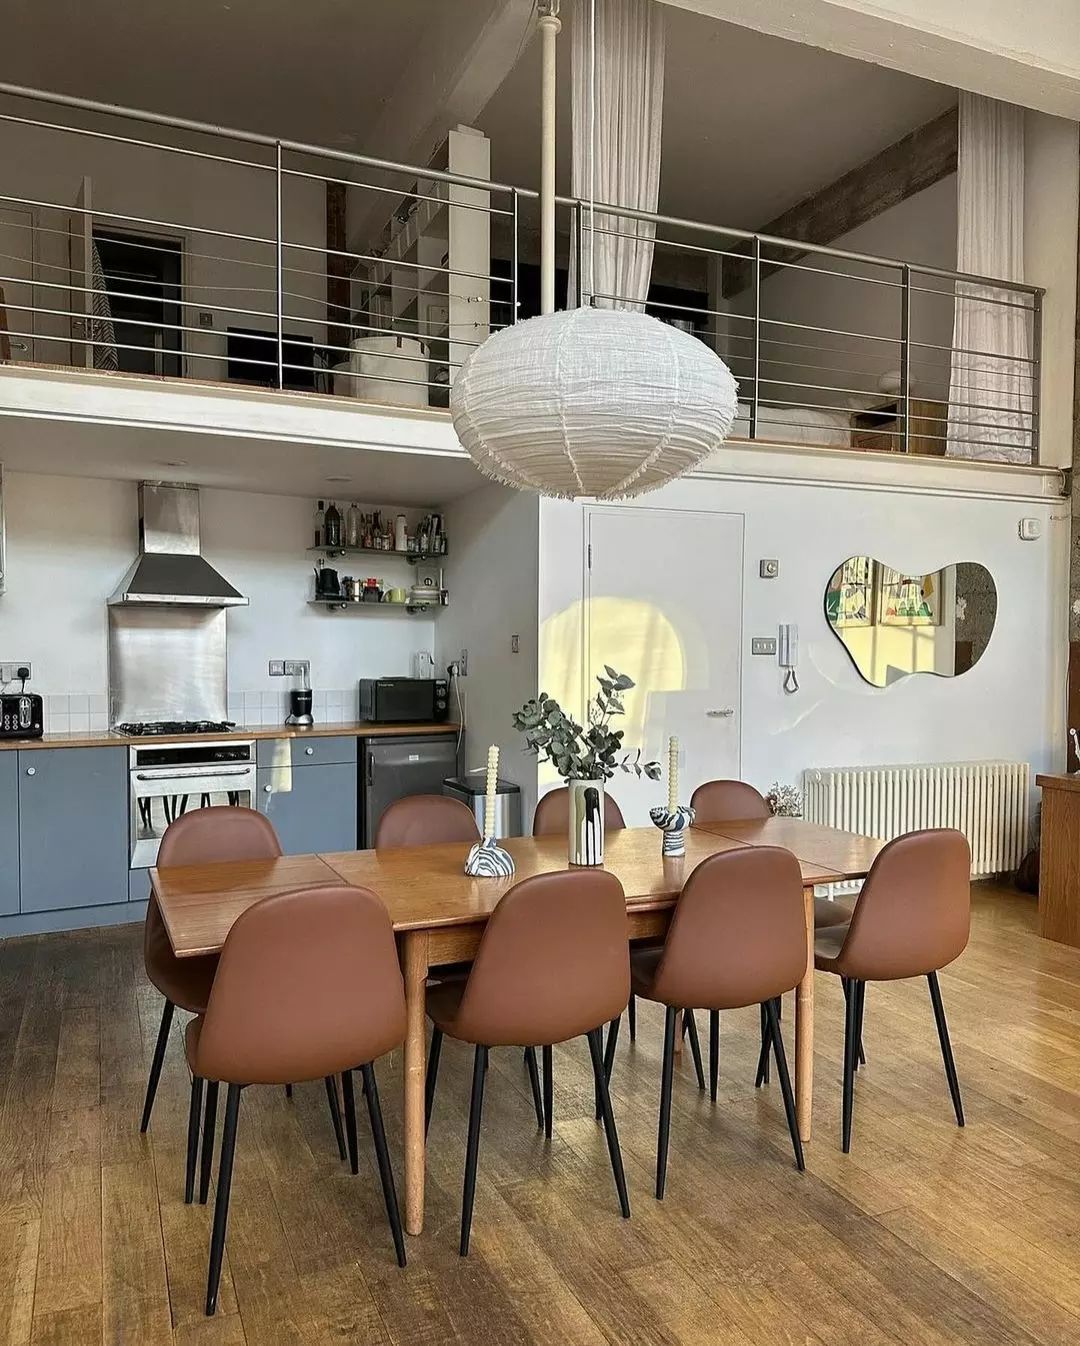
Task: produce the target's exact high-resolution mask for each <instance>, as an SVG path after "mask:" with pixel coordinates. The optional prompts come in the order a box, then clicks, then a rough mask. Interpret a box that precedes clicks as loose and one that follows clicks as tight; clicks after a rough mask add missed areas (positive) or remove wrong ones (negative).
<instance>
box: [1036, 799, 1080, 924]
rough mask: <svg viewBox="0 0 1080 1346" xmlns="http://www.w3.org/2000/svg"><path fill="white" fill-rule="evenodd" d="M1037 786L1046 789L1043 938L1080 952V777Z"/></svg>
mask: <svg viewBox="0 0 1080 1346" xmlns="http://www.w3.org/2000/svg"><path fill="white" fill-rule="evenodd" d="M1035 782H1036V784H1037V785H1039V786H1041V788H1042V832H1041V840H1040V843H1039V934H1040V935H1042V936H1043V938H1044V939H1056V940H1057V941H1058V942H1059V943H1061V944H1071V945H1073V947H1074V948H1080V775H1078V776H1036V778H1035Z"/></svg>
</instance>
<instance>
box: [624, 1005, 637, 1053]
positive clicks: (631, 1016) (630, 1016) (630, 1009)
mask: <svg viewBox="0 0 1080 1346" xmlns="http://www.w3.org/2000/svg"><path fill="white" fill-rule="evenodd" d="M626 1022H627V1025H628V1027H629V1029H630V1041H631V1042H637V996H636V995H632V996H631V997H630V1003H629V1004H628V1005H627V1007H626Z"/></svg>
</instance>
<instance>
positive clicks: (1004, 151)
mask: <svg viewBox="0 0 1080 1346" xmlns="http://www.w3.org/2000/svg"><path fill="white" fill-rule="evenodd" d="M956 269H957V270H958V271H967V272H970V273H974V274H975V275H980V276H991V277H993V278H994V279H995V280H1015V281H1022V280H1023V279H1024V112H1023V109H1022V108H1018V107H1013V106H1012V105H1011V104H1009V103H1000V102H998V101H997V100H996V99H993V98H984V97H982V95H981V94H972V93H961V94H960V145H959V162H958V182H957V237H956ZM1003 300H1004V301H1009V302H1010V303H1016V304H1019V303H1021V302H1023V301H1024V300H1025V296H1023V295H1020V294H1014V293H1012V292H1010V291H1007V290H997V289H993V288H991V287H989V286H981V285H974V284H970V283H965V282H963V281H958V282H957V285H956V301H955V309H954V317H953V340H952V363H951V370H950V377H949V429H948V446H947V452H948V454H949V455H951V456H952V457H955V458H981V459H985V460H989V461H993V462H1006V463H1029V462H1030V461H1031V457H1032V452H1031V450H1032V435H1031V424H1032V422H1031V410H1032V397H1031V389H1032V382H1031V378H1030V375H1031V373H1032V368H1031V366H1030V365H1029V364H1025V363H1023V361H1024V360H1026V359H1028V358H1029V357H1030V355H1031V326H1030V324H1031V315H1030V312H1029V311H1025V310H1024V309H1021V308H1017V307H1009V304H1008V303H1002V302H1001V301H1003ZM1009 357H1013V358H1009ZM1015 357H1020V358H1015ZM917 368H918V367H917V366H916V369H917Z"/></svg>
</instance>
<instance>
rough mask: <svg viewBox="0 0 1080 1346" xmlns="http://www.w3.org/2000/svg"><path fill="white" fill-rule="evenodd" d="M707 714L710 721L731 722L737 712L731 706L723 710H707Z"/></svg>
mask: <svg viewBox="0 0 1080 1346" xmlns="http://www.w3.org/2000/svg"><path fill="white" fill-rule="evenodd" d="M705 714H706V715H707V716H708V717H709V719H710V720H730V719H731V717H732V716H733V715H734V714H735V712H734V710H733V709H732V708H731V706H725V707H724V709H723V710H707V711H706V712H705Z"/></svg>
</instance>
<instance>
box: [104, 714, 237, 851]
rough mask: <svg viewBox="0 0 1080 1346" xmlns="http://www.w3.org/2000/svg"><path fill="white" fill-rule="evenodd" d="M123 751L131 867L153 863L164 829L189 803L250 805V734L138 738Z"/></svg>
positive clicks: (200, 805) (198, 805)
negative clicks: (127, 777)
mask: <svg viewBox="0 0 1080 1346" xmlns="http://www.w3.org/2000/svg"><path fill="white" fill-rule="evenodd" d="M129 754H130V757H129V762H130V770H131V868H132V869H149V868H150V866H151V865H154V864H156V863H157V853H158V846H159V845H160V843H161V838H162V837H163V836H164V835H165V829H166V828H167V827H168V826H169V824H170V823H171V822H173V821H174V820H175V819H177V818H180V817H182V816H183V815H184V814H185V813H190V812H191V811H192V809H199V808H203V809H205V808H210V807H217V806H219V805H226V806H227V805H230V804H231V805H233V806H234V807H236V806H239V807H241V808H253V807H254V800H255V744H254V742H252V741H250V740H239V741H237V740H231V741H225V742H217V743H214V742H210V743H207V742H204V741H201V740H200V741H198V742H194V743H192V742H188V743H144V744H143V743H140V744H133V745H132V746H131V748H130V749H129Z"/></svg>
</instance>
